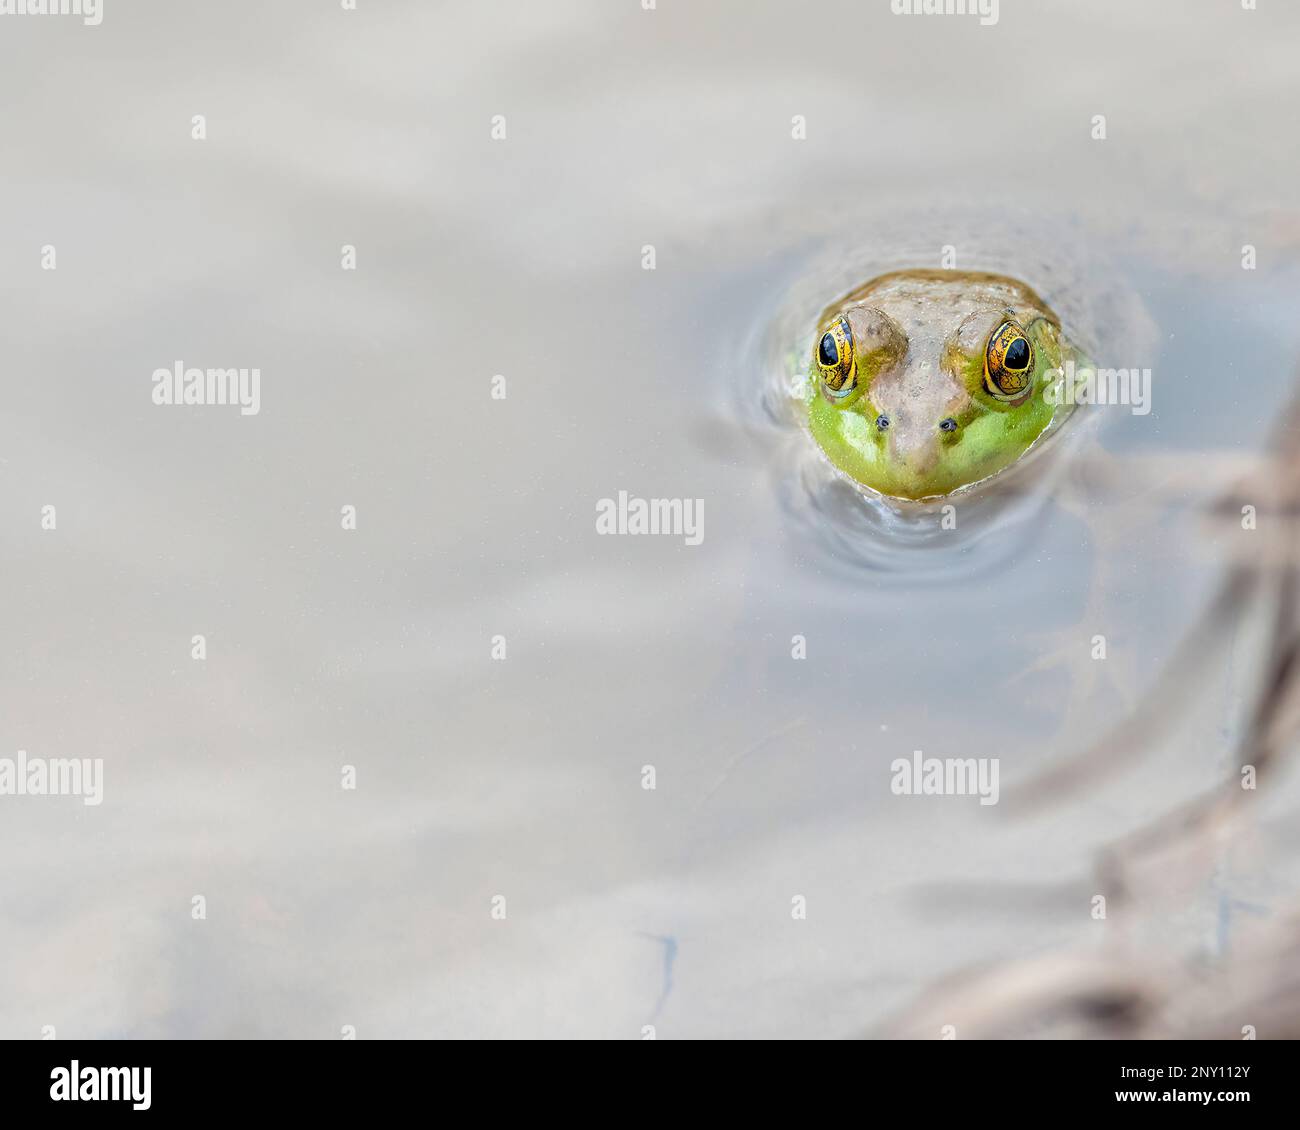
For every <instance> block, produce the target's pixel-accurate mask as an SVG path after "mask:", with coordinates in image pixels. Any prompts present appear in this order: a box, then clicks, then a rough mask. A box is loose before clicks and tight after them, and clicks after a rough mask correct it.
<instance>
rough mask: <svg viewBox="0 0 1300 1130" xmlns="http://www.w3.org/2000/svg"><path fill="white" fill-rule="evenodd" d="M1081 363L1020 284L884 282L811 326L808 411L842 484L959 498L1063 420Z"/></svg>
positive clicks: (921, 279) (878, 280) (967, 274)
mask: <svg viewBox="0 0 1300 1130" xmlns="http://www.w3.org/2000/svg"><path fill="white" fill-rule="evenodd" d="M1087 364H1088V362H1087V359H1086V357H1085V356H1084V354H1083V353H1082V351H1081V350H1080V349H1079V348H1077V347H1076V346H1075V345H1074V344H1073V343H1072V341H1071V340H1070V339H1069V337H1068V336H1067V334H1066V333H1065V331H1064V330H1063V329H1062V325H1061V320H1060V319H1059V318H1058V317H1057V316H1056V314H1055V313H1054V312H1053V311H1052V309H1051V308H1050V307H1049V306H1048V304H1047V303H1046V302H1045V301H1044V300H1043V299H1042V298H1040V297H1039V295H1038V294H1037V293H1035V292H1034V290H1033V289H1031V288H1030V287H1029V286H1028V285H1027V284H1026V283H1023V282H1021V281H1019V280H1018V279H1015V278H1012V277H1010V276H1007V275H1000V274H994V273H990V272H980V271H957V270H944V269H935V270H926V269H911V270H895V271H891V272H889V273H887V274H883V275H879V276H877V277H875V278H872V279H870V280H869V281H867V282H865V283H863V284H862V285H861V286H859V287H857V288H856V289H855V290H853V291H851V292H850V293H848V294H846V295H844V296H843V297H842V298H840V299H839V300H837V301H836V302H834V303H832V304H831V305H830V306H829V307H827V308H826V309H825V310H824V311H823V312H822V314H821V315H820V317H819V319H818V322H817V325H816V327H815V333H814V335H813V345H812V359H811V362H810V364H809V368H808V380H807V389H806V394H805V402H806V405H807V410H808V424H809V429H810V431H811V433H812V436H813V439H814V440H815V441H816V443H817V444H818V446H819V447H820V448H821V451H822V453H823V454H824V455H825V456H826V458H827V459H828V460H829V461H830V462H831V464H832V465H834V466H835V467H836V468H837V469H838V470H839V471H840V472H841V473H842V474H844V475H846V476H848V477H849V478H850V479H851V480H853V481H854V482H855V483H857V484H858V485H860V486H861V487H865V488H867V489H868V490H870V491H874V492H875V493H877V494H879V495H882V496H885V497H886V498H892V499H897V500H902V501H921V500H933V499H937V498H943V497H946V496H948V495H952V494H955V493H957V492H964V491H970V490H972V489H974V488H976V487H978V486H981V485H982V484H985V483H987V482H988V481H989V480H991V479H993V478H994V477H995V476H997V475H998V474H1000V473H1001V472H1003V471H1005V470H1006V469H1007V468H1009V467H1011V466H1012V465H1014V464H1016V463H1018V462H1020V461H1021V460H1022V459H1024V458H1025V456H1026V455H1027V454H1028V452H1029V451H1030V450H1031V449H1034V448H1036V447H1038V446H1039V445H1040V444H1041V443H1043V442H1044V441H1045V439H1046V438H1047V437H1048V436H1049V435H1050V434H1052V433H1053V432H1055V431H1056V430H1057V429H1059V428H1060V427H1061V425H1062V424H1063V423H1064V422H1065V420H1066V418H1067V417H1068V416H1069V415H1070V413H1071V412H1072V411H1073V410H1074V404H1073V401H1072V398H1070V397H1069V396H1068V395H1067V394H1066V390H1067V388H1068V384H1067V374H1068V373H1071V372H1074V371H1075V370H1076V369H1081V368H1084V367H1086V366H1087Z"/></svg>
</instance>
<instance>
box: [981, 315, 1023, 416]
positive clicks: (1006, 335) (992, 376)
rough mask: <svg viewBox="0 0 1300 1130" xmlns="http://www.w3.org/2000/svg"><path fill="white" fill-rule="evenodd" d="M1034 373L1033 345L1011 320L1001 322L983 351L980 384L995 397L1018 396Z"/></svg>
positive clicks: (1020, 395)
mask: <svg viewBox="0 0 1300 1130" xmlns="http://www.w3.org/2000/svg"><path fill="white" fill-rule="evenodd" d="M1033 377H1034V347H1033V346H1032V345H1030V344H1029V339H1028V338H1027V337H1025V331H1024V330H1022V329H1021V328H1020V327H1019V326H1018V325H1016V323H1015V322H1013V321H1011V320H1009V319H1008V320H1007V321H1005V322H1003V323H1002V325H1000V326H999V327H998V328H997V329H996V330H994V331H993V335H992V336H991V337H990V338H989V345H988V349H987V350H985V352H984V387H985V388H987V389H988V390H989V394H990V395H991V396H995V397H997V399H998V400H1020V399H1022V398H1023V397H1024V396H1025V394H1026V393H1028V392H1029V389H1030V385H1031V384H1032V383H1033Z"/></svg>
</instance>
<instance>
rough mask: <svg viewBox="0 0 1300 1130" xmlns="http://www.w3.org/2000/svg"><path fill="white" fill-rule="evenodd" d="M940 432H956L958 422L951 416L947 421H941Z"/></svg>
mask: <svg viewBox="0 0 1300 1130" xmlns="http://www.w3.org/2000/svg"><path fill="white" fill-rule="evenodd" d="M939 430H940V431H941V432H955V431H956V430H957V421H956V420H954V419H953V418H952V417H951V416H949V417H948V418H947V419H946V420H940V421H939Z"/></svg>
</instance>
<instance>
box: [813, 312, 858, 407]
mask: <svg viewBox="0 0 1300 1130" xmlns="http://www.w3.org/2000/svg"><path fill="white" fill-rule="evenodd" d="M816 359H817V371H818V372H819V373H821V378H822V380H821V386H822V395H823V396H825V397H826V399H827V400H829V401H830V402H831V403H832V404H843V403H844V402H845V401H846V400H848V398H849V397H850V396H852V395H853V394H854V393H855V392H857V390H858V371H857V364H856V359H855V358H854V355H853V331H852V330H851V329H849V320H848V319H847V318H836V319H835V321H834V322H832V323H831V324H830V327H829V328H828V329H827V330H826V332H825V333H824V334H822V336H821V338H820V340H818V342H817V351H816Z"/></svg>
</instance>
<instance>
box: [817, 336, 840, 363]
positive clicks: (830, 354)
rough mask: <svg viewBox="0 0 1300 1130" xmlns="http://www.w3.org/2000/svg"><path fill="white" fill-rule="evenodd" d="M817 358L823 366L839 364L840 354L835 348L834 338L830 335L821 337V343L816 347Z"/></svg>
mask: <svg viewBox="0 0 1300 1130" xmlns="http://www.w3.org/2000/svg"><path fill="white" fill-rule="evenodd" d="M817 356H818V358H819V359H820V360H821V363H822V364H823V365H838V364H839V363H840V352H839V350H838V349H836V348H835V338H834V336H833V335H832V334H823V335H822V343H821V345H819V346H818V347H817Z"/></svg>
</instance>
